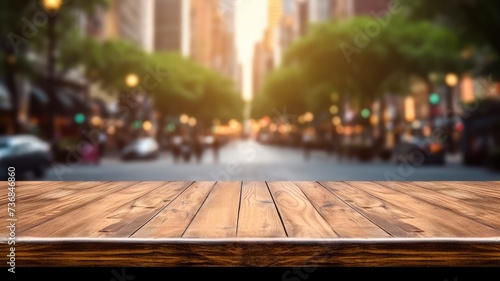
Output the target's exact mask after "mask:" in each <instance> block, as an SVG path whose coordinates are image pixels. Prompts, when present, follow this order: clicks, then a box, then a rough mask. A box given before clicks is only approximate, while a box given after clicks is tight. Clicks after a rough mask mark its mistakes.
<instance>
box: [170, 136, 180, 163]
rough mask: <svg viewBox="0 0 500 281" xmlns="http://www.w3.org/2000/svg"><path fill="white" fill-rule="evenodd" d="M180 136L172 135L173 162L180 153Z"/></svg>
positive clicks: (177, 158) (177, 159)
mask: <svg viewBox="0 0 500 281" xmlns="http://www.w3.org/2000/svg"><path fill="white" fill-rule="evenodd" d="M181 146H182V137H181V136H179V135H175V136H173V137H172V155H173V156H174V162H175V163H177V162H178V161H179V157H180V155H181Z"/></svg>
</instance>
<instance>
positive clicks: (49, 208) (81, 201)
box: [17, 182, 136, 233]
mask: <svg viewBox="0 0 500 281" xmlns="http://www.w3.org/2000/svg"><path fill="white" fill-rule="evenodd" d="M134 184H136V182H108V183H105V184H97V183H96V182H79V183H74V188H72V189H64V188H62V189H61V190H56V191H52V192H48V193H47V194H40V196H39V197H35V198H33V199H32V200H29V201H27V202H25V201H23V200H19V202H18V204H17V206H18V209H19V210H18V212H19V213H20V214H22V216H23V219H22V220H21V221H20V222H19V231H20V233H23V232H28V231H29V230H30V229H32V228H34V227H37V226H38V225H40V224H43V223H45V222H47V221H49V220H51V219H52V218H55V217H57V216H60V215H64V214H67V213H69V212H72V211H73V210H76V209H79V208H82V207H83V206H85V205H87V204H89V203H92V202H95V201H98V200H101V198H104V197H107V196H110V195H112V194H115V193H117V192H118V193H119V192H121V191H122V190H123V189H125V188H127V187H130V186H133V185H134ZM76 187H81V188H82V190H79V189H77V188H76Z"/></svg>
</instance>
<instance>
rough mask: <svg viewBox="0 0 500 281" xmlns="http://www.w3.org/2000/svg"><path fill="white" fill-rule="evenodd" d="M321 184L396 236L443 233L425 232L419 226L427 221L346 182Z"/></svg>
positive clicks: (423, 235)
mask: <svg viewBox="0 0 500 281" xmlns="http://www.w3.org/2000/svg"><path fill="white" fill-rule="evenodd" d="M320 184H321V185H322V186H324V187H325V188H326V189H328V190H330V191H331V192H332V193H333V194H334V195H335V196H337V197H338V198H339V199H340V200H342V201H343V202H345V203H346V204H347V205H349V206H351V208H353V209H354V210H356V211H357V212H359V213H360V214H362V215H363V216H364V217H366V218H367V219H369V220H370V221H372V222H373V223H375V224H376V225H378V226H379V227H380V228H382V229H383V230H384V231H386V232H387V233H389V234H390V235H392V236H394V237H433V236H434V235H442V234H443V233H442V232H431V233H427V232H424V231H423V230H422V229H421V228H420V227H419V226H420V225H422V224H424V225H425V221H421V220H419V219H418V218H415V216H413V215H412V214H409V213H408V212H405V211H403V210H401V209H400V208H398V207H397V206H394V205H393V204H391V203H388V202H385V201H382V200H380V199H378V198H376V197H374V196H372V195H370V194H367V193H365V192H362V191H360V190H358V189H356V188H354V187H352V186H351V185H348V184H346V183H344V182H320Z"/></svg>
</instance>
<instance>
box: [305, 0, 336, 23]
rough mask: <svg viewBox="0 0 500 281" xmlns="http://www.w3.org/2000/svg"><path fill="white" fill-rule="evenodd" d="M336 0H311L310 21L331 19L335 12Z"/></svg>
mask: <svg viewBox="0 0 500 281" xmlns="http://www.w3.org/2000/svg"><path fill="white" fill-rule="evenodd" d="M336 5H337V1H336V0H309V7H308V8H309V9H308V10H309V22H311V23H315V22H322V21H327V20H329V19H331V18H332V17H333V15H334V13H335V9H336Z"/></svg>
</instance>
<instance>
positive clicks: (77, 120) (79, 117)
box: [74, 113, 85, 124]
mask: <svg viewBox="0 0 500 281" xmlns="http://www.w3.org/2000/svg"><path fill="white" fill-rule="evenodd" d="M74 120H75V123H76V124H83V123H84V122H85V115H84V114H83V113H77V114H75V117H74Z"/></svg>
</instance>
